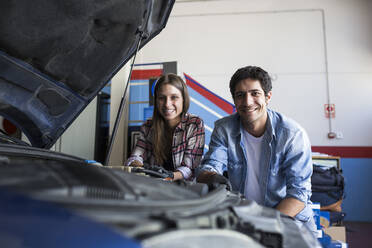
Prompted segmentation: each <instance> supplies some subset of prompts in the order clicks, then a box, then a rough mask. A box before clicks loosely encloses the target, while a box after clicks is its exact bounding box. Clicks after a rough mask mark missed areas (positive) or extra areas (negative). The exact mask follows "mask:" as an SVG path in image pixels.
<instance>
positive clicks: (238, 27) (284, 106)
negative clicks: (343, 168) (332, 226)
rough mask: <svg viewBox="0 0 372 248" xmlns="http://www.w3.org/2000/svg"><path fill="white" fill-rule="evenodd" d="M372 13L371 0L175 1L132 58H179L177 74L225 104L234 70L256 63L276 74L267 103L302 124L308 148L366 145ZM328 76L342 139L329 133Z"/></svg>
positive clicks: (371, 106) (370, 120) (371, 124)
mask: <svg viewBox="0 0 372 248" xmlns="http://www.w3.org/2000/svg"><path fill="white" fill-rule="evenodd" d="M371 12H372V1H368V0H312V1H299V0H281V1H275V0H270V1H269V0H250V1H246V0H245V1H243V0H235V1H234V0H222V1H221V0H220V1H217V0H216V1H206V2H197V1H195V2H176V4H175V6H174V9H173V12H172V14H171V17H170V18H169V21H168V24H167V27H166V28H165V29H164V30H163V31H162V32H161V33H160V34H159V36H158V37H156V38H155V39H154V40H152V41H151V42H150V43H149V44H148V45H147V46H146V47H145V48H143V49H142V50H141V51H140V54H139V56H138V57H137V61H136V63H151V62H162V61H177V62H178V68H179V74H182V73H183V72H185V73H187V74H189V75H190V76H192V77H193V78H194V79H196V80H197V81H199V82H200V83H202V84H203V85H204V86H206V87H207V88H209V89H213V91H214V92H215V93H216V94H218V95H220V96H222V97H224V98H225V99H227V100H229V101H232V100H231V96H230V93H229V89H228V82H229V79H230V77H231V75H232V74H233V73H234V72H235V71H236V69H238V68H240V67H243V66H246V65H258V66H261V67H262V68H264V69H266V70H267V71H268V72H270V73H271V74H272V76H273V77H274V78H275V80H274V81H273V98H272V102H271V104H270V106H271V108H273V109H275V110H278V111H280V112H282V113H284V114H286V115H288V116H290V117H292V118H293V119H295V120H297V121H298V122H299V123H300V124H301V125H302V126H304V127H305V129H306V130H307V132H308V133H309V136H310V139H311V141H312V145H314V146H319V145H325V146H371V145H372V132H371V131H372V130H371V129H372V100H371V99H370V98H371V97H370V95H371V93H372V33H371V32H370V30H371V26H372V18H371V14H370V13H371ZM323 14H324V19H323ZM327 66H328V67H327ZM327 68H328V73H327ZM327 75H328V77H327ZM327 78H328V82H329V88H330V91H329V95H330V102H331V103H334V104H336V118H335V119H333V120H332V123H331V124H332V127H333V131H338V132H342V134H343V136H344V138H343V139H333V140H329V139H328V138H327V133H328V132H329V122H328V119H326V118H325V113H324V104H326V103H328V92H327Z"/></svg>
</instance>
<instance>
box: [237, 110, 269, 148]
mask: <svg viewBox="0 0 372 248" xmlns="http://www.w3.org/2000/svg"><path fill="white" fill-rule="evenodd" d="M233 118H234V120H236V121H237V122H238V123H239V128H235V129H234V130H233V135H234V136H238V135H242V134H243V131H244V127H243V124H242V123H241V121H240V116H239V114H238V113H235V114H234V117H233ZM273 122H275V120H274V118H273V111H272V110H271V109H267V122H266V129H265V133H264V136H265V139H268V140H269V142H270V141H271V140H273V139H275V137H276V134H275V129H274V126H275V123H273Z"/></svg>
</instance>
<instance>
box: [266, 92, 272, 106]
mask: <svg viewBox="0 0 372 248" xmlns="http://www.w3.org/2000/svg"><path fill="white" fill-rule="evenodd" d="M272 95H273V92H272V91H269V92H268V93H267V95H266V96H265V98H266V104H269V102H270V100H271V96H272Z"/></svg>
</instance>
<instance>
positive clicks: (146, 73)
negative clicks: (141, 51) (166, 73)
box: [130, 69, 163, 80]
mask: <svg viewBox="0 0 372 248" xmlns="http://www.w3.org/2000/svg"><path fill="white" fill-rule="evenodd" d="M161 74H163V70H162V69H151V70H150V69H149V70H133V71H132V75H131V76H130V80H140V79H149V78H151V77H159V76H160V75H161Z"/></svg>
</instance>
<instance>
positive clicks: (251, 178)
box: [197, 66, 316, 231]
mask: <svg viewBox="0 0 372 248" xmlns="http://www.w3.org/2000/svg"><path fill="white" fill-rule="evenodd" d="M271 89H272V85H271V79H270V76H269V74H268V73H267V72H266V71H264V70H263V69H261V68H259V67H255V66H247V67H244V68H241V69H239V70H237V71H236V72H235V74H234V75H233V76H232V78H231V80H230V92H231V94H232V97H233V99H234V103H235V107H236V110H237V113H235V114H232V115H230V116H227V117H224V118H222V119H220V120H218V121H217V122H216V123H215V127H214V130H213V133H212V136H211V141H210V144H209V151H208V152H207V153H206V155H205V156H204V159H203V161H202V165H201V167H200V173H199V176H198V178H197V181H198V182H203V183H208V184H215V183H224V184H226V183H227V179H226V178H225V177H223V176H222V175H223V173H224V172H225V173H227V175H228V178H229V179H228V180H229V181H230V183H231V186H232V190H236V191H239V192H241V193H242V194H244V195H245V197H246V198H247V199H250V200H254V201H256V202H257V203H258V204H261V205H264V206H268V207H272V208H276V209H277V210H279V211H281V212H282V213H284V214H286V215H289V216H292V217H294V218H295V219H296V221H297V223H299V224H306V225H307V226H308V227H309V228H310V230H311V231H315V230H316V227H315V224H314V219H313V212H312V210H311V208H310V206H309V204H310V203H311V202H310V196H311V175H312V160H311V146H310V142H309V139H308V137H307V135H306V132H305V131H304V129H303V128H301V127H300V126H299V125H298V124H297V123H296V122H294V121H293V120H290V119H288V118H286V117H285V116H283V115H281V114H279V113H277V112H275V111H273V110H270V109H268V108H267V105H268V103H269V101H270V99H271V96H272V92H271Z"/></svg>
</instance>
